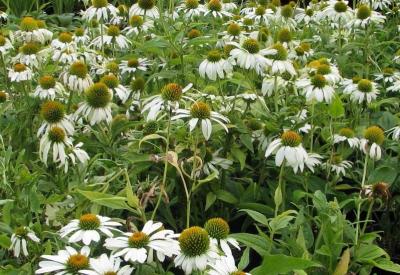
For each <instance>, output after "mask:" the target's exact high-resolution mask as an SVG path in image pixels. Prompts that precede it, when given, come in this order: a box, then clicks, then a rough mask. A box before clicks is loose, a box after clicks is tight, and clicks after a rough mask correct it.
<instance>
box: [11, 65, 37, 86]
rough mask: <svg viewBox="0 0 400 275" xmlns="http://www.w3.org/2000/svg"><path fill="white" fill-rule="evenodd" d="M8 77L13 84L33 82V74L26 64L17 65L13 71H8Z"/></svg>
mask: <svg viewBox="0 0 400 275" xmlns="http://www.w3.org/2000/svg"><path fill="white" fill-rule="evenodd" d="M8 77H9V78H10V80H11V82H22V81H27V80H31V79H32V77H33V73H32V71H31V69H30V68H28V67H27V66H26V65H25V64H22V63H17V64H15V65H14V66H13V68H12V69H8Z"/></svg>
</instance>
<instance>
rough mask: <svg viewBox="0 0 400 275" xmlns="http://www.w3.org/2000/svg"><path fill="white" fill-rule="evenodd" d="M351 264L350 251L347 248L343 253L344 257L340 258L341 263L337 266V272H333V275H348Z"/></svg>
mask: <svg viewBox="0 0 400 275" xmlns="http://www.w3.org/2000/svg"><path fill="white" fill-rule="evenodd" d="M349 263H350V249H349V248H347V249H346V250H345V251H344V252H343V254H342V257H341V258H340V261H339V263H338V264H337V266H336V269H335V272H333V275H346V274H347V271H348V269H349Z"/></svg>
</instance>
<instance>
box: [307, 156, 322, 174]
mask: <svg viewBox="0 0 400 275" xmlns="http://www.w3.org/2000/svg"><path fill="white" fill-rule="evenodd" d="M321 159H322V156H321V155H319V154H316V153H309V154H308V155H307V158H306V160H305V162H304V164H305V165H306V166H307V168H308V169H310V170H311V172H313V173H314V167H315V166H318V165H320V164H321Z"/></svg>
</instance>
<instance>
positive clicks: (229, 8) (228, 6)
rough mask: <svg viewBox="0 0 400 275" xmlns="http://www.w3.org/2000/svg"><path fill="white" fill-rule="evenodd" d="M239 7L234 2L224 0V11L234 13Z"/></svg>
mask: <svg viewBox="0 0 400 275" xmlns="http://www.w3.org/2000/svg"><path fill="white" fill-rule="evenodd" d="M237 7H238V6H237V5H236V4H235V3H234V2H232V0H222V9H223V10H224V11H228V12H232V11H234V10H236V9H237Z"/></svg>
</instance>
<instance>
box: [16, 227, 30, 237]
mask: <svg viewBox="0 0 400 275" xmlns="http://www.w3.org/2000/svg"><path fill="white" fill-rule="evenodd" d="M14 233H15V235H17V236H18V237H22V238H23V237H25V236H26V235H27V234H28V230H26V228H25V226H20V227H17V228H16V229H15V231H14Z"/></svg>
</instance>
